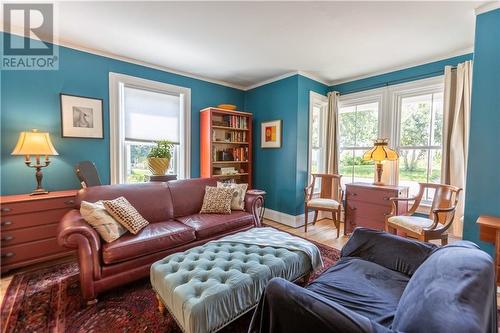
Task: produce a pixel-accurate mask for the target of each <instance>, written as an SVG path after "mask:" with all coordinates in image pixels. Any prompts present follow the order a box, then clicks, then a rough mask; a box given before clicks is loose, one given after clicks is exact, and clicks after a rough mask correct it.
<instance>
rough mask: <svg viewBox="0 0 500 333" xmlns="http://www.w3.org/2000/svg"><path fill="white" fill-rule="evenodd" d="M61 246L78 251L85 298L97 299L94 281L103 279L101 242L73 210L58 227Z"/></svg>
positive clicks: (58, 238) (58, 239) (76, 211)
mask: <svg viewBox="0 0 500 333" xmlns="http://www.w3.org/2000/svg"><path fill="white" fill-rule="evenodd" d="M57 235H58V236H57V241H58V243H59V245H61V246H64V247H67V248H70V249H77V250H78V261H79V266H80V283H81V287H82V293H83V297H84V298H85V299H86V300H87V301H89V300H93V299H95V292H94V280H98V279H100V278H101V264H100V251H101V240H100V238H99V235H98V234H97V232H96V231H95V230H94V229H93V228H92V227H91V226H90V225H89V224H88V223H87V222H85V220H83V218H82V216H81V215H80V212H79V211H78V210H76V209H73V210H71V211H69V212H68V213H66V214H65V215H64V216H63V217H62V219H61V221H60V222H59V225H58V227H57Z"/></svg>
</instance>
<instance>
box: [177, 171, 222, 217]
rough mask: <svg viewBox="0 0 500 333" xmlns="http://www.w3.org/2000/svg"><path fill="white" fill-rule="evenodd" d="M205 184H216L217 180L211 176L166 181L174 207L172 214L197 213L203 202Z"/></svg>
mask: <svg viewBox="0 0 500 333" xmlns="http://www.w3.org/2000/svg"><path fill="white" fill-rule="evenodd" d="M207 186H217V180H215V179H213V178H198V179H184V180H174V181H170V182H168V188H169V189H170V193H171V196H172V204H173V207H174V216H175V217H179V216H188V215H192V214H198V213H199V212H200V210H201V205H202V204H203V197H204V196H205V187H207Z"/></svg>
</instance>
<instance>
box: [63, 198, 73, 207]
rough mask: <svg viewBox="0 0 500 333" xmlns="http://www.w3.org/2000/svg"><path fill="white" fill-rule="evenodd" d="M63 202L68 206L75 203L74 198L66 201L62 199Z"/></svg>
mask: <svg viewBox="0 0 500 333" xmlns="http://www.w3.org/2000/svg"><path fill="white" fill-rule="evenodd" d="M64 203H65V204H66V205H68V206H73V205H74V204H75V200H73V199H71V200H67V201H64Z"/></svg>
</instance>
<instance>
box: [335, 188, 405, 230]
mask: <svg viewBox="0 0 500 333" xmlns="http://www.w3.org/2000/svg"><path fill="white" fill-rule="evenodd" d="M407 196H408V187H406V186H388V185H372V184H365V183H352V184H347V185H346V205H345V232H346V233H351V232H352V231H353V230H354V228H356V227H366V228H371V229H378V230H384V228H385V217H386V216H387V215H388V214H389V213H390V211H391V207H392V204H391V202H390V201H389V198H392V197H407ZM407 211H408V204H407V203H406V202H402V203H399V205H398V214H404V213H406V212H407Z"/></svg>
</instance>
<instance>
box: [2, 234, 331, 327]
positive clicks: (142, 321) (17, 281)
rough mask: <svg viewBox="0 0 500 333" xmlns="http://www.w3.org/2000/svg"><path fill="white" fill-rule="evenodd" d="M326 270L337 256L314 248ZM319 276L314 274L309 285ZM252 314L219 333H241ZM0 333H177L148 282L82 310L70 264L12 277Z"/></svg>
mask: <svg viewBox="0 0 500 333" xmlns="http://www.w3.org/2000/svg"><path fill="white" fill-rule="evenodd" d="M315 244H316V245H317V246H318V248H319V249H320V251H321V256H322V258H323V262H324V264H325V265H324V267H323V269H322V271H324V270H326V269H327V268H328V267H330V266H331V265H332V264H334V263H335V262H336V261H337V260H338V258H339V255H340V251H338V250H336V249H334V248H330V247H327V246H324V245H321V244H318V243H315ZM322 271H318V272H316V273H315V275H314V276H312V277H311V280H313V279H315V278H316V277H317V276H318V275H319V274H321V272H322ZM252 313H253V311H250V312H249V313H248V314H246V315H245V316H242V317H241V318H239V319H238V320H236V321H234V322H233V323H232V324H230V325H228V326H226V327H225V328H224V329H223V330H221V331H220V332H224V333H229V332H233V333H239V332H246V331H247V329H248V326H249V324H250V320H251V317H252ZM1 327H2V332H9V333H11V332H107V333H112V332H172V333H174V332H175V333H181V330H180V328H179V327H178V326H177V324H176V323H175V321H174V319H173V318H172V316H171V315H170V314H169V313H168V312H165V314H164V315H161V314H160V313H159V311H158V310H157V301H156V297H155V293H154V292H153V290H152V289H151V284H150V282H149V279H147V278H146V279H143V280H140V281H137V282H135V283H132V284H128V285H125V286H123V287H120V288H116V289H114V290H112V291H110V292H107V293H105V294H102V295H100V296H99V302H98V303H97V304H96V305H92V306H88V307H87V306H85V305H84V303H83V302H82V298H81V294H80V282H79V280H78V265H77V263H76V262H70V263H64V264H59V265H56V266H52V267H49V268H45V269H40V270H37V271H31V272H25V273H22V274H18V275H15V276H14V277H13V279H12V281H11V284H10V285H9V287H8V290H7V292H6V294H5V298H4V300H3V304H2V308H1Z"/></svg>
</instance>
